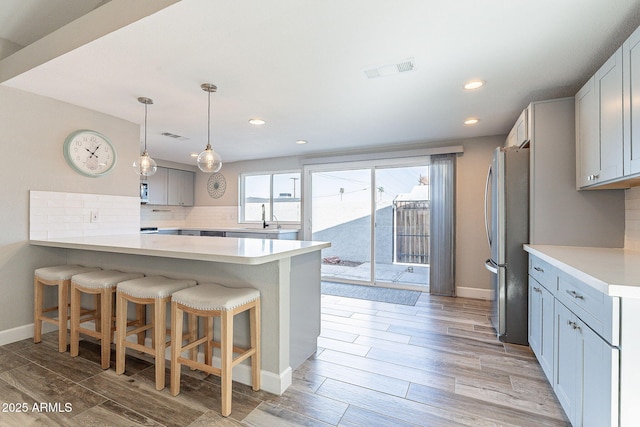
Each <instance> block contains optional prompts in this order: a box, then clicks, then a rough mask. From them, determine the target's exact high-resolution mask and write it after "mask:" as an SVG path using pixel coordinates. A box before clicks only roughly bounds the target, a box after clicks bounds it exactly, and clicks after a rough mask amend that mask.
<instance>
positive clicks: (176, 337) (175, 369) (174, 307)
mask: <svg viewBox="0 0 640 427" xmlns="http://www.w3.org/2000/svg"><path fill="white" fill-rule="evenodd" d="M182 316H183V311H182V310H181V309H179V308H178V304H177V303H175V302H172V303H171V395H172V396H177V395H178V393H180V366H181V364H180V363H179V362H178V358H179V357H180V354H181V353H182V338H181V336H182Z"/></svg>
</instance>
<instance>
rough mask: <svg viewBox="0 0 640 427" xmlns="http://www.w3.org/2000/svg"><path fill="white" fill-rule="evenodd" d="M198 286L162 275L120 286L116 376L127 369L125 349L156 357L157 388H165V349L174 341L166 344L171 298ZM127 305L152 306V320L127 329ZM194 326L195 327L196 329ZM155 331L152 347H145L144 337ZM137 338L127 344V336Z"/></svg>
mask: <svg viewBox="0 0 640 427" xmlns="http://www.w3.org/2000/svg"><path fill="white" fill-rule="evenodd" d="M195 285H196V281H195V280H188V279H169V278H167V277H163V276H148V277H144V278H141V279H133V280H127V281H125V282H121V283H119V284H118V287H117V290H116V373H117V374H122V373H124V369H125V356H126V349H127V348H132V349H134V350H138V351H141V352H143V353H147V354H150V355H152V356H154V357H155V362H156V389H157V390H162V389H163V388H164V368H165V356H164V353H165V350H166V348H167V347H168V346H171V342H172V341H168V342H167V341H166V339H167V334H169V333H170V331H168V330H167V327H166V323H167V303H169V302H170V301H171V295H172V294H173V293H174V292H177V291H179V290H181V289H185V288H190V287H192V286H195ZM127 302H132V303H134V304H138V305H142V306H143V307H144V306H146V305H151V306H152V307H153V310H152V312H153V319H152V320H151V322H148V323H146V324H145V325H142V326H140V327H137V328H134V329H133V330H127V326H126V324H127ZM193 328H194V327H192V329H193ZM147 330H153V335H152V339H151V347H147V346H145V345H144V334H145V331H147ZM134 334H135V335H137V336H138V342H137V343H135V342H130V341H127V336H130V335H134Z"/></svg>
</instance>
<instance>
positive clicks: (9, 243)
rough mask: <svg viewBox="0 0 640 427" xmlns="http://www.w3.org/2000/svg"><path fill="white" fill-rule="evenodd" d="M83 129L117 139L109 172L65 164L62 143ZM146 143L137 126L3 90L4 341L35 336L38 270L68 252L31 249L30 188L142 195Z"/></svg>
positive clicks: (0, 242) (0, 236) (0, 254)
mask: <svg viewBox="0 0 640 427" xmlns="http://www.w3.org/2000/svg"><path fill="white" fill-rule="evenodd" d="M131 102H135V99H133V98H132V99H131ZM78 129H91V130H95V131H98V132H101V133H103V134H105V135H106V136H108V137H109V138H110V139H111V141H112V143H113V145H114V147H115V148H116V150H117V153H118V160H117V164H116V166H115V168H114V170H113V171H112V172H111V173H110V174H108V175H106V176H103V177H100V178H89V177H84V176H81V175H79V174H77V173H76V172H74V171H73V170H72V169H71V168H70V167H69V166H68V165H67V164H66V162H65V160H64V156H63V153H62V145H63V143H64V140H65V138H66V137H67V135H69V134H70V133H71V132H73V131H75V130H78ZM139 138H140V129H139V126H138V125H136V124H134V123H131V122H127V121H124V120H120V119H117V118H114V117H111V116H107V115H104V114H101V113H97V112H95V111H91V110H87V109H84V108H81V107H77V106H73V105H70V104H66V103H63V102H59V101H55V100H53V99H50V98H45V97H42V96H37V95H33V94H30V93H26V92H22V91H19V90H15V89H11V88H7V87H4V86H0V144H1V145H0V149H1V150H2V155H1V156H0V174H1V175H0V177H1V179H2V186H1V187H0V188H1V189H0V218H2V222H1V225H0V344H2V340H3V339H4V338H3V337H6V336H8V335H10V334H14V335H15V334H18V335H19V334H21V333H25V332H31V333H32V329H31V330H29V328H32V327H31V324H32V323H33V270H34V269H35V268H38V267H42V266H47V265H53V264H57V263H61V262H65V257H64V255H62V254H64V252H63V251H59V250H56V249H51V248H36V247H31V246H29V244H28V239H29V191H30V190H41V191H62V192H70V193H91V194H112V195H121V196H138V191H139V186H138V184H139V179H138V176H137V175H136V174H135V173H134V172H133V168H132V167H131V164H132V163H133V161H134V159H135V158H136V157H137V156H138V155H139V152H138V148H139ZM14 328H15V329H14ZM27 336H28V335H27Z"/></svg>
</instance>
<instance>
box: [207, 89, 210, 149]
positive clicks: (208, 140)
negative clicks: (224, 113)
mask: <svg viewBox="0 0 640 427" xmlns="http://www.w3.org/2000/svg"><path fill="white" fill-rule="evenodd" d="M208 93H209V107H208V109H207V149H211V92H208Z"/></svg>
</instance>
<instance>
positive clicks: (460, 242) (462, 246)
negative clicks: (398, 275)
mask: <svg viewBox="0 0 640 427" xmlns="http://www.w3.org/2000/svg"><path fill="white" fill-rule="evenodd" d="M504 139H505V138H504V137H503V136H498V137H487V138H478V139H475V140H468V141H464V144H463V145H464V153H463V154H462V155H460V156H458V170H457V190H458V192H457V194H456V272H455V273H456V293H457V295H458V296H462V297H470V298H482V299H489V298H490V296H491V294H490V290H491V282H490V280H491V277H490V274H491V273H489V272H488V271H487V270H486V269H485V267H484V262H485V260H486V259H487V258H489V256H490V255H491V254H490V251H489V244H488V243H487V236H486V231H485V228H484V187H485V182H486V178H487V170H488V169H489V164H490V163H491V156H492V154H493V151H494V150H495V148H496V147H499V146H502V145H503V144H504Z"/></svg>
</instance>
